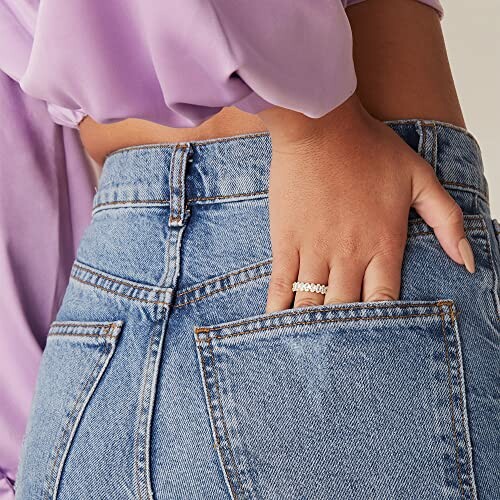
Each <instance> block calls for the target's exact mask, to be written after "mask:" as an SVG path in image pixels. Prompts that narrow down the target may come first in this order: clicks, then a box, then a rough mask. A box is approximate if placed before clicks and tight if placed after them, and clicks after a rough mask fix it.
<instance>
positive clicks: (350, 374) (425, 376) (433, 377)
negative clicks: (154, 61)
mask: <svg viewBox="0 0 500 500" xmlns="http://www.w3.org/2000/svg"><path fill="white" fill-rule="evenodd" d="M387 123H388V124H389V126H390V127H392V128H393V129H394V130H395V131H396V132H397V133H398V134H399V135H400V136H401V137H402V138H403V139H404V140H405V141H406V142H407V143H408V144H409V145H410V146H411V147H412V148H413V149H414V150H415V151H417V152H418V153H419V154H421V155H422V157H423V158H424V159H425V160H427V161H428V162H429V163H430V164H431V165H432V166H433V167H434V169H435V171H436V173H437V176H438V178H439V179H440V181H441V183H442V184H443V186H444V187H445V188H446V189H447V190H448V191H449V193H450V194H451V195H452V196H453V197H454V199H455V200H456V201H457V202H458V203H459V205H460V206H461V208H462V209H463V212H464V215H465V230H466V234H467V237H468V239H469V241H470V243H471V246H472V248H473V251H474V255H475V260H476V272H475V273H474V274H470V273H468V272H467V271H466V269H465V268H464V267H463V266H460V265H458V264H456V263H455V262H453V261H452V260H451V259H450V258H449V257H448V256H447V255H446V254H445V253H444V251H443V250H442V248H441V247H440V245H439V243H438V241H437V239H436V237H435V236H434V234H433V231H432V229H431V228H430V227H429V226H428V225H427V224H425V223H424V222H423V220H422V219H421V218H419V216H418V214H417V213H415V212H414V211H413V210H411V211H410V216H409V221H408V239H407V245H406V249H405V254H404V261H403V268H402V285H401V295H400V300H396V301H385V302H356V303H349V304H340V305H332V304H330V305H319V306H307V307H303V308H294V309H287V310H283V311H280V312H276V313H267V314H266V313H265V312H264V311H265V305H266V297H267V287H268V284H269V279H270V273H271V269H272V254H271V241H270V232H269V212H268V178H269V167H270V160H271V140H270V136H269V134H268V133H257V134H245V135H241V136H235V137H229V138H220V139H214V140H204V141H198V142H190V143H179V144H156V145H144V146H134V147H129V148H124V149H120V150H117V151H115V152H113V153H111V154H110V155H108V157H107V158H106V161H105V164H104V168H103V172H102V176H101V178H100V181H99V187H98V190H97V193H96V195H95V198H94V208H93V213H92V221H91V224H90V225H89V226H88V228H87V229H86V231H85V234H84V236H83V238H82V240H81V243H80V246H79V249H78V253H77V256H76V259H75V262H74V265H73V267H72V271H71V278H70V281H69V284H68V287H67V289H66V292H65V295H64V300H63V302H62V305H61V307H60V309H59V311H58V313H57V317H56V319H55V321H54V322H53V323H52V325H51V327H50V331H49V332H48V338H47V344H46V347H45V350H44V353H43V358H42V363H41V366H40V371H39V375H38V381H37V386H36V392H35V396H34V399H33V404H32V409H31V414H30V418H29V424H28V427H27V431H26V435H25V438H24V441H23V448H22V457H21V464H20V469H19V475H18V481H17V498H19V499H22V500H24V499H26V500H38V499H49V498H50V499H52V498H54V499H55V498H57V499H61V500H62V499H64V500H66V499H67V500H80V499H93V500H97V499H103V500H104V499H106V500H113V499H120V500H121V499H138V500H150V499H152V498H156V499H209V500H211V499H221V500H224V499H362V500H366V499H398V500H401V499H419V500H426V499H433V500H434V499H474V498H478V497H479V498H481V499H484V500H486V499H494V498H495V499H498V498H499V494H500V475H499V463H500V448H499V441H500V440H499V437H500V436H499V417H500V395H499V380H500V377H499V366H500V363H499V362H500V349H499V337H500V300H499V296H500V293H499V292H500V285H499V275H500V241H499V239H500V237H499V231H500V225H499V224H498V222H497V221H496V220H493V219H492V218H491V216H490V212H489V206H488V185H487V181H486V179H485V177H484V174H483V166H482V161H481V153H480V149H479V146H478V145H477V143H476V141H475V139H474V138H473V137H472V136H471V135H470V134H469V133H468V132H466V131H465V130H463V129H460V128H457V127H454V126H452V125H449V124H445V123H441V122H436V121H422V120H400V121H394V122H387ZM306 176H307V173H306V172H304V178H306Z"/></svg>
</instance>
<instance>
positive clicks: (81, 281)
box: [71, 276, 168, 307]
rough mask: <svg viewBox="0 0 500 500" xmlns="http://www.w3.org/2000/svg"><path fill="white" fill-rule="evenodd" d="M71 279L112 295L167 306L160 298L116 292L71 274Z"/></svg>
mask: <svg viewBox="0 0 500 500" xmlns="http://www.w3.org/2000/svg"><path fill="white" fill-rule="evenodd" d="M71 279H73V280H75V281H78V282H80V283H83V284H84V285H88V286H92V287H94V288H98V289H99V290H103V291H104V292H107V293H111V294H113V295H118V296H120V297H125V298H126V299H129V300H137V301H139V302H145V303H147V304H158V305H161V306H165V307H168V302H164V301H161V300H149V299H141V298H139V297H132V296H130V295H127V294H125V293H120V292H117V291H115V290H111V289H110V288H105V287H103V286H100V285H97V284H96V283H92V282H90V281H84V280H83V279H81V278H77V277H76V276H71Z"/></svg>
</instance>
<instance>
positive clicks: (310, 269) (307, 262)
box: [293, 254, 329, 307]
mask: <svg viewBox="0 0 500 500" xmlns="http://www.w3.org/2000/svg"><path fill="white" fill-rule="evenodd" d="M328 272H329V269H328V263H327V262H326V261H320V260H319V259H318V257H317V256H313V255H310V254H301V255H300V267H299V276H298V278H297V281H302V282H304V283H314V284H320V285H327V284H328ZM324 298H325V296H324V295H323V294H321V293H317V292H301V291H297V292H295V299H294V302H293V307H307V306H317V305H321V304H323V301H324Z"/></svg>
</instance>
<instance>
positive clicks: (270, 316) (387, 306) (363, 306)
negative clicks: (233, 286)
mask: <svg viewBox="0 0 500 500" xmlns="http://www.w3.org/2000/svg"><path fill="white" fill-rule="evenodd" d="M449 303H450V302H449V301H446V300H443V301H441V300H438V301H437V302H424V303H415V302H410V303H408V304H397V303H395V304H380V305H379V304H368V303H365V304H363V303H360V304H359V305H357V306H353V307H341V306H334V308H333V309H328V311H355V310H356V309H405V308H408V307H438V306H439V305H440V304H449ZM299 309H300V308H299ZM323 311H324V310H323V309H315V310H306V311H300V310H297V311H294V310H292V311H290V312H288V313H285V314H279V313H270V314H266V315H265V316H258V318H254V319H250V318H249V319H246V320H242V321H240V322H239V323H234V324H231V325H227V324H224V325H214V326H203V327H195V331H196V330H198V331H200V332H201V331H203V332H210V331H212V330H223V329H225V328H234V327H236V326H242V325H247V324H248V323H257V322H259V321H263V320H268V319H274V318H291V317H292V316H296V315H297V314H302V315H305V314H311V313H316V312H323ZM394 317H396V316H389V318H394ZM401 317H404V318H406V317H409V316H405V315H403V316H401ZM374 318H380V316H374ZM339 319H340V318H339ZM346 319H349V318H346ZM362 319H367V318H362Z"/></svg>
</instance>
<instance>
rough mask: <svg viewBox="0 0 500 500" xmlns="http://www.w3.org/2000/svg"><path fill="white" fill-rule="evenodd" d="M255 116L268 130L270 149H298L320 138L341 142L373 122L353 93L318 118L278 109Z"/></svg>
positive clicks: (274, 108)
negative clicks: (285, 147) (271, 145)
mask: <svg viewBox="0 0 500 500" xmlns="http://www.w3.org/2000/svg"><path fill="white" fill-rule="evenodd" d="M258 115H259V116H260V118H261V119H262V121H263V122H264V123H265V125H266V127H267V129H268V130H269V133H270V135H271V139H272V142H273V147H276V146H278V147H282V146H300V145H303V144H308V143H311V142H313V141H315V142H316V141H318V140H321V139H323V138H328V140H330V141H331V140H335V138H338V139H339V140H343V138H345V137H346V136H349V135H351V134H352V133H355V132H356V131H359V130H360V129H361V128H363V127H366V126H367V124H368V121H369V120H374V118H373V117H372V116H370V115H369V114H368V112H367V111H366V110H365V109H364V107H363V105H362V103H361V101H360V99H359V98H358V96H357V94H356V93H354V94H352V95H351V96H350V97H349V98H348V99H347V100H346V101H344V102H343V103H342V104H341V105H340V106H337V107H336V108H335V109H333V110H331V111H330V112H328V113H327V114H325V115H323V116H322V117H320V118H310V117H308V116H306V115H304V114H302V113H299V112H297V111H293V110H290V109H286V108H279V107H273V108H269V109H266V110H264V111H261V112H260V113H258Z"/></svg>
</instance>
